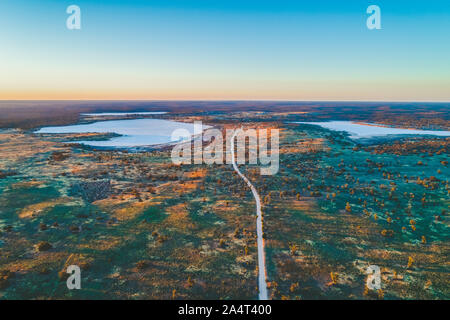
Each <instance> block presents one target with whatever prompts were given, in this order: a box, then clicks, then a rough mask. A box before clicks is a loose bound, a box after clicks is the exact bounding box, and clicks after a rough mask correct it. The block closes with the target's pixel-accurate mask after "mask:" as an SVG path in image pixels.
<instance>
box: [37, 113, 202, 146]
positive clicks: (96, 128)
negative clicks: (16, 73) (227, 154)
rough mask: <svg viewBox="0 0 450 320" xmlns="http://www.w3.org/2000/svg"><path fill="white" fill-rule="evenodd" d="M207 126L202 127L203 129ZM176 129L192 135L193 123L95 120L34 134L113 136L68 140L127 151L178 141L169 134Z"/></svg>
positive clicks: (47, 128) (42, 130)
mask: <svg viewBox="0 0 450 320" xmlns="http://www.w3.org/2000/svg"><path fill="white" fill-rule="evenodd" d="M207 128H209V126H205V125H203V129H207ZM177 129H185V130H187V131H188V132H189V133H190V135H191V136H192V135H194V124H193V123H184V122H177V121H170V120H162V119H130V120H110V121H97V122H93V123H89V124H78V125H70V126H59V127H44V128H41V129H39V130H37V131H35V133H42V134H70V133H115V134H118V135H120V136H118V137H113V138H111V139H109V140H102V141H71V143H80V144H84V145H87V146H92V147H110V148H111V147H112V148H128V147H141V146H151V145H157V144H166V143H174V142H177V141H175V140H173V139H172V133H173V132H174V131H175V130H177Z"/></svg>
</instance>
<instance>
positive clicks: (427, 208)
mask: <svg viewBox="0 0 450 320" xmlns="http://www.w3.org/2000/svg"><path fill="white" fill-rule="evenodd" d="M252 116H253V117H254V118H250V120H251V121H250V120H249V121H247V123H246V125H248V126H254V127H258V126H271V127H278V128H280V129H282V131H281V140H280V171H279V173H278V174H277V175H275V176H269V177H262V176H260V175H259V170H258V168H256V167H255V166H243V167H242V171H243V172H244V174H246V175H247V176H248V177H249V178H250V179H251V180H252V182H253V183H254V184H255V186H256V187H257V189H258V190H259V193H260V195H261V196H262V198H263V199H264V208H263V211H264V232H265V237H266V250H267V266H268V280H269V281H270V294H271V295H272V298H274V299H283V298H286V299H335V298H343V299H354V298H363V299H381V298H385V299H399V298H407V299H410V298H418V299H436V298H441V299H448V298H450V288H449V285H448V283H450V266H449V264H448V256H449V242H448V240H449V238H450V233H449V229H448V223H449V219H448V205H449V187H448V181H447V180H448V177H449V173H450V171H449V168H448V165H447V164H446V161H447V162H448V150H447V149H445V150H444V151H442V150H441V149H439V148H437V149H436V150H435V151H433V153H432V154H430V153H429V152H428V151H426V152H425V151H420V150H419V151H417V152H415V153H414V152H408V153H407V154H395V152H393V151H392V150H391V149H389V148H387V149H383V150H382V151H383V152H377V151H379V150H377V149H373V147H369V146H358V145H355V144H354V143H353V142H352V141H351V140H349V139H348V138H347V137H345V136H344V135H343V134H339V133H331V132H330V131H326V130H323V129H320V128H317V127H312V126H306V125H303V126H300V125H292V124H287V123H285V122H284V121H283V122H281V121H279V122H277V121H274V118H273V117H272V118H271V119H270V123H269V122H266V121H268V120H267V119H266V115H264V114H263V115H259V114H254V115H251V114H250V115H249V114H247V115H246V118H247V119H249V117H252ZM292 117H294V118H295V116H290V119H291V118H292ZM234 118H236V119H239V115H232V116H229V117H227V116H223V115H221V116H218V117H217V118H215V117H214V116H208V121H209V122H210V123H214V121H217V123H220V125H221V126H227V125H230V126H233V125H235V124H237V122H236V121H237V120H236V119H234ZM285 118H286V115H285V114H283V115H281V116H280V120H281V119H283V120H284V119H285ZM275 120H276V117H275ZM294 120H295V119H294ZM67 138H68V137H58V136H43V137H40V136H35V135H33V134H31V133H26V132H22V131H17V130H8V131H4V132H2V133H1V134H0V154H1V158H0V171H1V172H3V173H5V174H3V175H0V177H1V178H0V257H1V259H0V298H3V299H19V298H23V299H55V298H63V299H70V298H92V299H187V298H190V299H202V298H206V299H256V298H257V287H256V286H257V270H256V267H257V263H256V262H257V256H256V254H257V252H256V235H255V209H254V199H253V197H252V195H251V193H250V190H248V188H247V187H246V186H245V184H244V183H243V181H242V180H241V179H240V178H239V177H238V176H237V175H236V174H235V173H234V172H233V170H232V167H231V165H215V166H206V165H188V166H187V165H184V166H175V165H173V164H172V162H171V160H170V153H169V151H154V152H148V153H137V154H131V153H122V152H106V151H95V150H87V149H82V148H80V147H75V146H70V145H66V144H63V143H61V142H60V141H68V140H67ZM71 138H74V139H75V138H77V139H78V138H79V137H71ZM90 138H92V137H90ZM421 141H422V140H421ZM405 143H406V142H405ZM429 143H431V142H429ZM400 147H401V146H400ZM405 150H406V149H405ZM423 150H429V148H428V149H427V148H424V149H423ZM439 150H441V151H439ZM394 151H395V150H394ZM61 154H64V156H61ZM6 173H8V174H6ZM104 180H109V181H110V182H111V192H110V193H109V194H107V195H106V196H105V198H104V199H101V200H97V201H94V202H89V201H88V200H87V199H84V198H83V197H82V196H80V195H79V194H77V193H74V192H73V186H74V185H77V184H79V183H81V182H95V181H104ZM43 243H48V244H49V245H50V247H49V246H45V245H44V246H43V245H42V244H43ZM71 264H77V265H79V266H80V267H81V269H82V290H78V291H77V290H74V291H69V290H67V288H66V284H65V279H66V277H67V275H66V274H65V272H64V270H65V268H66V267H67V266H68V265H71ZM372 264H375V265H378V266H380V268H381V271H382V291H379V292H372V291H368V290H367V289H366V288H365V281H366V277H367V275H366V269H367V267H368V266H369V265H372Z"/></svg>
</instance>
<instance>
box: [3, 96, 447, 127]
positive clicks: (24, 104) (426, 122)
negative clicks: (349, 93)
mask: <svg viewBox="0 0 450 320" xmlns="http://www.w3.org/2000/svg"><path fill="white" fill-rule="evenodd" d="M449 110H450V103H389V102H376V103H375V102H295V101H283V102H276V101H0V128H20V129H25V130H27V129H33V128H38V127H42V126H54V125H68V124H73V123H77V122H78V120H79V115H80V113H85V112H106V111H108V112H145V111H167V112H169V113H172V115H166V116H169V117H170V116H173V115H190V114H198V113H200V112H201V113H205V114H206V115H207V114H208V113H210V114H216V115H217V114H222V115H223V118H224V119H225V118H227V116H229V115H230V114H231V113H232V112H239V111H245V112H251V111H260V112H268V116H269V117H270V113H283V112H305V113H298V114H294V115H290V116H286V120H291V119H293V120H294V118H295V120H304V121H321V120H323V121H325V120H328V119H333V120H355V121H358V120H360V121H371V122H376V123H383V124H388V125H397V126H404V127H411V128H413V127H415V128H429V129H447V130H448V129H450V111H449ZM166 116H164V117H166ZM161 117H163V116H162V115H161ZM243 120H244V119H243Z"/></svg>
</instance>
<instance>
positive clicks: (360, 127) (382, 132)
mask: <svg viewBox="0 0 450 320" xmlns="http://www.w3.org/2000/svg"><path fill="white" fill-rule="evenodd" d="M295 123H299V124H309V125H317V126H321V127H322V128H325V129H329V130H334V131H344V132H347V133H348V134H349V135H350V138H351V139H354V140H357V139H367V138H374V137H383V136H390V135H433V136H443V137H448V136H450V131H435V130H418V129H402V128H393V127H387V126H383V125H379V124H372V123H360V122H353V121H327V122H295Z"/></svg>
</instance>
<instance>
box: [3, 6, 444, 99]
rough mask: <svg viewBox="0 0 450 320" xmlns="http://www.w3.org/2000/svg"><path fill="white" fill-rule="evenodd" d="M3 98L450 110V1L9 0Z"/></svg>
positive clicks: (4, 9)
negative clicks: (426, 105)
mask: <svg viewBox="0 0 450 320" xmlns="http://www.w3.org/2000/svg"><path fill="white" fill-rule="evenodd" d="M373 4H374V5H378V6H379V7H380V9H381V29H380V30H369V29H368V28H367V26H366V20H367V18H368V17H369V16H370V15H369V14H367V13H366V10H367V7H368V6H369V5H373ZM69 5H77V6H79V7H80V9H81V29H80V30H69V29H67V27H66V20H67V18H68V17H69V14H67V13H66V9H67V7H68V6H69ZM0 99H1V100H15V99H17V100H78V99H81V100H84V99H86V100H97V99H98V100H165V99H167V100H302V101H312V100H319V101H330V100H331V101H446V102H448V101H450V1H448V0H427V1H413V0H411V1H405V0H373V1H362V0H345V1H344V0H342V1H337V0H316V1H311V0H309V1H301V0H297V1H287V0H278V1H275V0H273V1H265V0H260V1H253V0H251V1H246V0H226V1H222V0H202V1H190V0H148V1H138V0H128V1H118V0H111V1H105V0H103V1H92V0H72V1H64V0H1V1H0Z"/></svg>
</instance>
